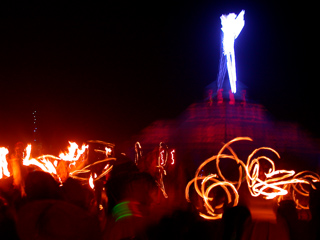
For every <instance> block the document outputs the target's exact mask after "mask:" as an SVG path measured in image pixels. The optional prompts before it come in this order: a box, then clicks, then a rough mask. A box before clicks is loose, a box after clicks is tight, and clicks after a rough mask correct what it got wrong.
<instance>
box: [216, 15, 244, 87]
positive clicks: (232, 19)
mask: <svg viewBox="0 0 320 240" xmlns="http://www.w3.org/2000/svg"><path fill="white" fill-rule="evenodd" d="M244 13H245V12H244V10H242V11H241V12H240V13H239V15H238V16H237V15H236V14H234V13H230V14H228V15H222V16H221V17H220V19H221V25H222V28H221V30H222V32H223V39H222V44H223V54H224V55H225V56H226V59H227V68H228V74H229V81H230V86H231V91H232V92H233V93H235V92H236V91H237V87H236V81H237V75H236V59H235V54H234V40H235V39H236V38H237V37H238V36H239V34H240V32H241V30H242V28H243V27H244Z"/></svg>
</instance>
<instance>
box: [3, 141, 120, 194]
mask: <svg viewBox="0 0 320 240" xmlns="http://www.w3.org/2000/svg"><path fill="white" fill-rule="evenodd" d="M91 142H96V141H91ZM99 142H101V141H99ZM88 148H89V146H88V145H86V144H83V145H82V146H81V148H79V146H78V144H77V143H75V142H69V147H68V150H67V151H66V152H61V153H60V154H59V157H57V156H54V155H49V154H46V155H41V156H39V157H35V158H33V157H32V156H31V149H32V145H31V144H28V145H27V147H26V148H25V149H16V150H15V151H16V153H15V154H13V159H11V160H10V161H11V162H12V171H11V172H12V173H10V171H9V169H8V158H7V154H8V153H9V150H8V149H7V148H4V147H1V148H0V179H1V178H3V177H10V176H11V175H13V178H14V179H15V180H16V179H19V178H20V177H19V176H18V175H19V171H18V169H19V167H18V165H19V164H22V165H24V166H33V167H35V168H37V169H39V170H41V171H44V172H47V173H49V174H51V175H52V176H53V177H54V178H55V179H56V180H57V181H59V182H61V183H62V182H64V181H65V180H66V179H67V178H68V177H72V178H75V179H78V180H81V181H86V182H88V181H89V182H88V183H89V185H90V186H91V187H92V188H94V181H96V180H99V179H101V178H102V177H103V176H105V175H106V174H108V173H109V172H110V171H111V170H112V168H113V166H112V165H111V164H109V162H110V161H114V160H116V159H115V158H113V157H110V155H111V152H112V151H113V150H112V148H111V147H105V150H99V149H94V151H96V152H97V151H98V152H100V153H103V154H105V158H104V159H102V160H99V161H95V162H93V163H90V164H88V163H87V156H86V151H87V150H88ZM20 162H21V163H20ZM98 164H100V165H102V167H100V168H101V169H102V170H101V172H100V174H99V175H97V174H96V173H95V174H94V175H93V174H92V171H91V169H90V168H91V167H93V166H94V165H98ZM17 171H18V172H17ZM92 176H94V178H93V177H92ZM18 181H19V180H18ZM17 184H19V183H17ZM22 192H23V190H22Z"/></svg>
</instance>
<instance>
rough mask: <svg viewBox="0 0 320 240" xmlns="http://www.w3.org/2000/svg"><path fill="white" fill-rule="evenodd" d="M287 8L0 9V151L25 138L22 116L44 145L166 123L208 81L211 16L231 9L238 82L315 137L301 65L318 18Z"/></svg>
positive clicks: (313, 90)
mask: <svg viewBox="0 0 320 240" xmlns="http://www.w3.org/2000/svg"><path fill="white" fill-rule="evenodd" d="M12 2H13V1H12ZM256 2H258V1H256ZM295 4H297V2H291V3H289V4H287V5H282V4H279V2H278V3H277V4H276V3H274V4H273V3H270V2H268V3H265V4H262V3H249V2H241V1H236V3H231V2H227V1H201V0H199V1H172V0H171V1H167V0H165V1H132V0H130V1H104V3H99V4H98V3H93V2H92V1H88V2H87V3H79V2H74V3H68V4H66V3H65V1H63V2H61V3H60V2H58V1H55V2H52V3H50V2H48V1H41V2H40V3H38V4H36V3H34V4H32V5H31V4H27V3H24V4H18V3H11V4H9V5H4V4H2V5H1V6H0V89H1V92H0V144H1V145H9V144H12V143H14V142H17V141H21V140H22V141H31V140H32V130H33V125H32V122H33V118H32V112H33V111H34V110H36V111H37V115H38V116H37V124H38V130H39V133H40V134H41V138H42V141H43V143H44V145H48V146H49V145H59V146H65V145H66V141H67V140H78V141H85V140H89V139H99V140H104V141H110V142H121V141H123V140H125V139H128V138H129V137H130V136H131V135H132V134H135V133H137V132H138V131H139V130H141V129H143V128H144V127H146V126H147V125H148V124H150V123H151V122H152V121H154V120H157V119H165V118H174V117H176V116H178V115H179V114H180V113H181V112H182V111H183V110H184V109H185V108H186V107H187V106H188V105H189V104H191V103H192V102H194V101H200V100H201V99H202V98H203V93H204V88H205V86H206V85H208V84H210V83H211V82H212V81H214V80H216V76H217V73H218V66H219V54H220V19H219V17H220V15H221V14H226V13H229V12H235V13H239V12H240V11H241V9H245V10H246V14H245V20H246V25H245V27H244V29H243V30H242V32H241V34H240V35H239V37H238V39H237V40H236V44H235V47H236V59H237V73H238V80H239V81H241V82H243V83H244V84H245V85H247V87H248V92H249V93H248V94H249V96H250V97H251V98H252V99H254V100H255V101H258V102H260V103H262V104H264V105H265V106H266V107H267V108H268V109H269V110H270V111H271V112H272V113H273V114H274V115H275V116H276V117H277V118H279V119H282V120H287V121H293V122H298V123H300V124H301V125H302V126H303V127H305V128H307V129H309V130H310V131H312V132H313V133H314V134H315V135H316V136H319V135H320V131H319V129H318V128H317V123H318V122H319V120H320V118H319V117H318V116H317V115H318V114H317V112H318V110H317V108H318V106H317V104H318V102H319V100H318V97H317V96H316V95H317V93H318V92H317V86H316V84H317V81H316V76H315V74H316V70H317V67H316V66H314V65H315V64H311V61H312V60H313V59H314V58H315V57H316V56H315V53H313V45H315V44H316V42H317V41H318V40H317V37H316V34H315V33H313V30H315V29H318V21H316V14H315V6H312V5H308V4H307V2H299V4H297V5H295ZM310 25H311V26H310ZM316 33H317V32H316ZM311 105H312V106H311Z"/></svg>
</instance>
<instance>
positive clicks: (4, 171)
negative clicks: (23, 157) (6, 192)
mask: <svg viewBox="0 0 320 240" xmlns="http://www.w3.org/2000/svg"><path fill="white" fill-rule="evenodd" d="M8 153H9V151H8V149H7V148H5V147H1V148H0V179H1V178H3V175H5V176H7V177H9V176H10V173H9V170H8V162H7V159H6V156H7V154H8Z"/></svg>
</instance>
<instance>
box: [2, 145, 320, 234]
mask: <svg viewBox="0 0 320 240" xmlns="http://www.w3.org/2000/svg"><path fill="white" fill-rule="evenodd" d="M160 149H161V148H160ZM22 151H23V144H21V143H18V144H17V145H16V146H15V149H14V152H13V153H12V155H11V156H10V161H8V162H9V163H10V164H9V169H10V171H11V173H12V174H11V176H10V177H6V178H2V179H0V239H12V240H35V239H37V240H47V239H48V240H55V239H57V240H58V239H59V240H64V239H66V240H67V239H68V240H70V239H79V240H82V239H94V240H95V239H97V240H108V239H110V240H126V239H136V240H138V239H141V240H148V239H155V240H156V239H243V240H247V239H248V240H249V239H266V240H267V239H282V240H283V239H297V240H298V239H319V237H320V236H319V227H318V226H319V224H320V219H319V210H320V207H319V200H320V199H319V198H320V191H319V189H320V186H319V183H315V185H316V186H317V189H311V190H310V200H309V203H310V210H297V209H296V208H295V204H294V202H293V201H292V200H291V199H285V200H283V201H281V202H280V204H279V205H277V204H276V203H274V204H270V203H268V204H265V203H264V201H265V200H264V199H260V200H259V201H261V204H262V205H263V206H264V204H265V208H266V209H268V208H269V209H270V211H272V212H274V214H275V215H274V216H275V218H274V219H272V220H270V219H269V220H268V219H264V218H260V219H257V218H255V217H253V215H252V212H251V211H250V209H249V207H248V206H249V205H248V204H254V203H250V201H249V203H248V202H247V203H243V202H245V199H243V200H242V201H240V203H239V205H238V206H236V207H232V208H225V209H224V214H223V217H222V219H219V220H214V221H208V220H205V219H203V218H201V217H200V216H199V214H198V211H197V207H196V206H195V205H192V204H190V203H188V202H187V201H186V200H185V197H184V189H185V186H186V184H187V182H188V180H190V178H191V176H187V174H186V173H185V171H184V169H185V166H184V165H183V160H180V162H179V161H177V162H176V163H175V164H176V165H174V166H171V165H168V166H166V167H163V168H162V169H159V162H157V161H158V160H159V159H158V156H159V148H158V147H156V148H155V150H154V151H152V152H150V153H149V154H146V155H145V156H142V155H141V156H140V157H139V159H138V162H137V159H136V161H135V160H134V159H130V158H129V157H127V156H126V155H124V154H120V153H114V157H115V159H116V160H115V161H114V162H113V163H112V164H113V169H112V171H110V172H109V173H108V174H106V175H105V176H104V177H103V178H101V179H99V180H98V181H95V187H94V189H92V188H91V187H90V186H89V184H88V183H85V184H84V183H83V182H82V181H80V180H77V179H74V178H71V177H68V178H66V179H65V181H63V183H61V182H59V181H57V180H56V179H55V178H54V177H53V176H52V175H50V174H49V173H46V172H43V171H40V170H39V169H38V168H34V167H33V166H23V165H22V163H21V162H19V161H20V160H21V153H22ZM19 159H20V160H19ZM95 171H98V170H97V169H96V170H95ZM161 174H163V176H162V177H163V179H162V181H163V183H162V184H164V186H165V189H162V188H163V186H162V185H161V183H159V179H160V178H159V175H161ZM164 191H165V194H164ZM166 195H167V196H166ZM243 195H244V196H245V194H243ZM244 198H245V197H244ZM259 204H260V202H259ZM259 206H260V205H259ZM262 214H263V213H262Z"/></svg>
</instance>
